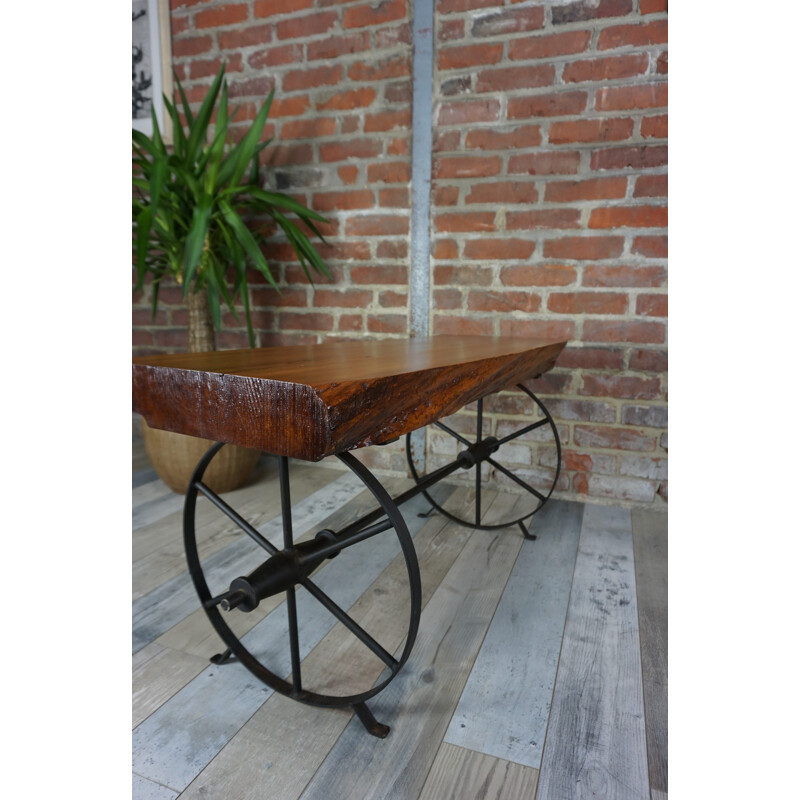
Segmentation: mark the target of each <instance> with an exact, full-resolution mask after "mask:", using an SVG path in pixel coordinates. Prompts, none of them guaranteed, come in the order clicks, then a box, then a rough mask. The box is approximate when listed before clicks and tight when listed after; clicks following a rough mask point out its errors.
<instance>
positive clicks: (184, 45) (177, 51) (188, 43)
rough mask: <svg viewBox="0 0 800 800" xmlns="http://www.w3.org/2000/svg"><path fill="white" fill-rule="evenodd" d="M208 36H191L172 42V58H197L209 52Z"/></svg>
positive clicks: (210, 42)
mask: <svg viewBox="0 0 800 800" xmlns="http://www.w3.org/2000/svg"><path fill="white" fill-rule="evenodd" d="M211 44H212V40H211V37H210V36H191V37H185V38H182V39H181V38H178V39H173V40H172V57H173V58H186V57H187V56H198V55H202V54H203V53H207V52H208V51H209V50H211Z"/></svg>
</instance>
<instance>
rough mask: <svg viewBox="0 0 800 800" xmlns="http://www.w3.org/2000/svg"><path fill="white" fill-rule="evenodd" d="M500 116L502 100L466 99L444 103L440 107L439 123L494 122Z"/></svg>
mask: <svg viewBox="0 0 800 800" xmlns="http://www.w3.org/2000/svg"><path fill="white" fill-rule="evenodd" d="M499 118H500V101H499V100H496V99H491V100H465V101H461V102H456V103H442V105H441V106H440V107H439V115H438V123H439V125H464V124H465V123H468V122H492V121H494V120H496V119H499Z"/></svg>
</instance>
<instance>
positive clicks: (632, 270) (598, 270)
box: [581, 264, 667, 288]
mask: <svg viewBox="0 0 800 800" xmlns="http://www.w3.org/2000/svg"><path fill="white" fill-rule="evenodd" d="M666 278H667V272H666V270H665V269H664V268H663V267H644V266H637V265H632V266H627V265H624V264H614V265H613V266H609V265H597V264H589V265H587V266H586V268H585V269H584V272H583V280H582V281H581V282H582V283H583V285H584V286H602V287H613V286H629V287H634V288H635V287H646V286H663V284H664V281H665V280H666Z"/></svg>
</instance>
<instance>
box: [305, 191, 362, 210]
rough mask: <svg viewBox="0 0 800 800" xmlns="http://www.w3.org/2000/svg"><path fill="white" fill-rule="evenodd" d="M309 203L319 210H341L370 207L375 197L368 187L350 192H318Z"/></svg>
mask: <svg viewBox="0 0 800 800" xmlns="http://www.w3.org/2000/svg"><path fill="white" fill-rule="evenodd" d="M311 205H312V206H313V207H314V208H315V209H316V210H317V211H320V212H323V213H324V212H326V211H341V210H347V209H352V208H372V206H373V205H375V197H374V195H373V193H372V191H371V190H369V189H359V190H357V191H351V192H318V193H316V194H314V197H313V199H312V203H311Z"/></svg>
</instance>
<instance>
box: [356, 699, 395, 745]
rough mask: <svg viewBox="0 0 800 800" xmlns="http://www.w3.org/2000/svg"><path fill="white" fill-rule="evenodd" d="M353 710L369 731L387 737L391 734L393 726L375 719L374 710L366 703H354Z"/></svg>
mask: <svg viewBox="0 0 800 800" xmlns="http://www.w3.org/2000/svg"><path fill="white" fill-rule="evenodd" d="M353 711H355V712H356V716H357V717H358V718H359V719H360V720H361V723H362V724H363V725H364V727H365V728H366V729H367V733H369V734H371V735H372V736H377V737H378V738H379V739H385V738H386V737H387V736H388V735H389V731H390V730H391V728H390V727H389V726H388V725H384V724H383V723H381V722H378V720H376V719H375V717H374V716H373V714H372V712H371V711H370V710H369V709H368V708H367V704H366V703H353Z"/></svg>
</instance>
